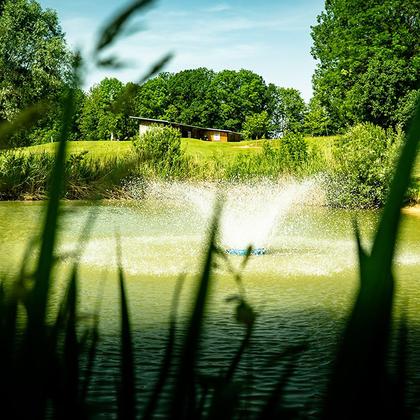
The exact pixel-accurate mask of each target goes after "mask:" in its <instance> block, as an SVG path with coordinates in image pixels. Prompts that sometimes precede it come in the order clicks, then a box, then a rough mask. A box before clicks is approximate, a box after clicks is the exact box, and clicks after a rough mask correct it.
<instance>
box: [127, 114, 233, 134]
mask: <svg viewBox="0 0 420 420" xmlns="http://www.w3.org/2000/svg"><path fill="white" fill-rule="evenodd" d="M130 118H133V119H135V120H140V121H147V122H151V123H161V124H162V123H163V124H172V125H178V126H180V127H181V126H182V127H187V128H188V127H190V128H198V129H199V130H206V131H220V132H221V133H232V134H239V135H241V133H238V132H237V131H232V130H223V129H221V128H207V127H198V126H197V125H189V124H182V123H177V122H172V121H167V120H156V119H153V118H143V117H133V116H130Z"/></svg>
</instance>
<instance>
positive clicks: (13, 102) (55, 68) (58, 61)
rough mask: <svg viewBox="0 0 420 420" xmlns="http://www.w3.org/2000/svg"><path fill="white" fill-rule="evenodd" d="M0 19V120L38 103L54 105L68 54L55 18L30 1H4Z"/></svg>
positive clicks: (63, 77)
mask: <svg viewBox="0 0 420 420" xmlns="http://www.w3.org/2000/svg"><path fill="white" fill-rule="evenodd" d="M2 7H3V8H2V10H1V15H0V119H3V120H9V121H10V120H11V119H13V117H15V116H16V114H17V113H18V112H19V111H21V110H23V109H26V108H27V107H28V106H30V105H32V104H35V103H37V102H39V101H41V100H45V101H51V100H53V101H57V100H58V97H59V95H60V93H61V91H62V88H63V85H64V84H65V83H66V78H67V76H68V72H69V69H70V62H71V54H70V53H69V51H68V49H67V47H66V43H65V40H64V34H63V32H62V30H61V28H60V25H59V23H58V18H57V14H56V13H55V12H54V11H52V10H49V9H47V10H42V8H41V6H40V5H39V3H37V2H36V1H33V0H13V1H12V0H7V1H6V2H4V5H3V6H2Z"/></svg>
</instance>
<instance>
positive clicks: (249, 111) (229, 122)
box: [212, 70, 268, 131]
mask: <svg viewBox="0 0 420 420" xmlns="http://www.w3.org/2000/svg"><path fill="white" fill-rule="evenodd" d="M212 92H214V97H213V101H215V103H216V104H217V107H218V110H219V111H218V117H217V119H216V121H215V125H216V126H218V127H221V128H225V129H228V130H233V131H242V128H243V124H244V122H245V120H246V117H248V116H250V115H253V114H259V113H261V112H262V111H264V110H266V109H267V103H268V91H267V85H266V84H265V82H264V79H263V78H262V77H261V76H259V75H257V74H255V73H253V72H252V71H250V70H240V71H233V70H223V71H221V72H219V73H217V75H216V77H215V78H214V79H213V89H212Z"/></svg>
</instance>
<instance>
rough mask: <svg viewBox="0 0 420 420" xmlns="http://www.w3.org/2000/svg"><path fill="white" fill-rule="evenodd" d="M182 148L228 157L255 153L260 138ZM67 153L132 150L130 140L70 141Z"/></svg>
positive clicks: (33, 149) (48, 148)
mask: <svg viewBox="0 0 420 420" xmlns="http://www.w3.org/2000/svg"><path fill="white" fill-rule="evenodd" d="M182 145H183V147H184V150H185V151H186V152H187V154H188V155H189V156H192V157H197V158H198V159H210V158H211V157H213V156H219V157H223V158H226V157H228V158H230V157H234V156H236V155H237V154H238V153H244V152H246V153H255V152H257V151H259V150H261V147H262V140H254V141H242V142H240V143H211V142H205V141H202V140H196V139H182ZM55 147H56V143H48V144H41V145H38V146H30V147H26V148H25V149H24V150H25V152H30V153H43V152H46V153H52V152H53V151H54V149H55ZM68 151H69V153H80V152H84V151H87V152H88V154H89V155H88V156H91V157H92V158H99V159H106V158H110V157H115V156H124V155H126V154H129V153H131V152H132V151H133V148H132V143H131V141H72V142H69V145H68Z"/></svg>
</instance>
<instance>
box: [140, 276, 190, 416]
mask: <svg viewBox="0 0 420 420" xmlns="http://www.w3.org/2000/svg"><path fill="white" fill-rule="evenodd" d="M184 280H185V276H181V277H180V278H179V280H178V282H177V285H176V288H175V292H174V295H173V298H172V309H171V319H170V323H169V332H168V342H167V344H166V350H165V355H164V357H163V362H162V365H161V367H160V369H159V378H158V380H157V382H156V385H155V388H154V390H153V393H152V396H151V397H150V399H149V402H148V404H147V406H146V409H145V411H144V415H143V420H148V419H151V418H152V416H153V413H154V411H155V410H156V407H157V403H158V400H159V397H160V395H161V393H162V391H163V388H164V386H165V384H166V381H167V379H168V377H169V371H170V368H171V363H172V356H173V352H174V345H175V328H176V313H177V308H178V303H179V296H180V294H181V290H182V286H183V284H184Z"/></svg>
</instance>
